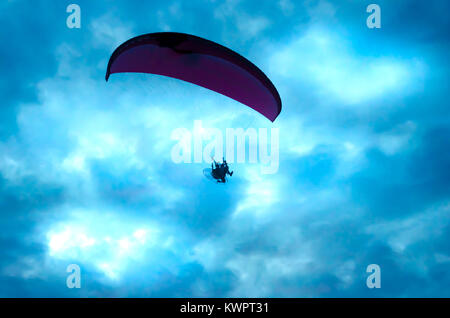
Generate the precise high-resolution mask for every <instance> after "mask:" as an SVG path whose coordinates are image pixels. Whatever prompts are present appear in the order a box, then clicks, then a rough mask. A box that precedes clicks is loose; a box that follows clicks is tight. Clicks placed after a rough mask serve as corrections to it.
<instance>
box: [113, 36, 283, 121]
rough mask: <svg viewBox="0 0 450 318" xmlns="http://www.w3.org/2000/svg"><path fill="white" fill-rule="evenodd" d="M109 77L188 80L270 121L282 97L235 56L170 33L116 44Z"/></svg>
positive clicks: (209, 43)
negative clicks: (141, 75)
mask: <svg viewBox="0 0 450 318" xmlns="http://www.w3.org/2000/svg"><path fill="white" fill-rule="evenodd" d="M113 73H151V74H158V75H164V76H169V77H173V78H177V79H180V80H183V81H186V82H190V83H193V84H196V85H199V86H202V87H205V88H208V89H210V90H213V91H215V92H217V93H220V94H222V95H225V96H228V97H230V98H232V99H234V100H236V101H238V102H241V103H242V104H245V105H247V106H249V107H251V108H253V109H254V110H256V111H258V112H259V113H261V114H262V115H264V116H265V117H267V118H268V119H270V120H271V121H274V120H275V119H276V118H277V116H278V115H279V113H280V112H281V99H280V95H279V94H278V92H277V90H276V88H275V86H274V85H273V84H272V82H271V81H270V80H269V78H268V77H267V76H266V75H265V74H264V73H263V72H262V71H261V70H260V69H259V68H258V67H256V66H255V65H254V64H253V63H251V62H250V61H249V60H247V59H246V58H244V57H243V56H241V55H239V54H238V53H236V52H234V51H232V50H230V49H228V48H226V47H224V46H222V45H220V44H217V43H215V42H212V41H209V40H206V39H203V38H200V37H197V36H193V35H189V34H184V33H175V32H161V33H150V34H145V35H141V36H138V37H135V38H132V39H130V40H128V41H126V42H125V43H123V44H122V45H120V46H119V47H118V48H117V49H116V50H115V51H114V53H113V54H112V55H111V58H110V60H109V63H108V69H107V71H106V80H108V79H109V76H110V74H113Z"/></svg>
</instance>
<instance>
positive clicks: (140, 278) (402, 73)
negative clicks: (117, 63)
mask: <svg viewBox="0 0 450 318" xmlns="http://www.w3.org/2000/svg"><path fill="white" fill-rule="evenodd" d="M75 3H77V4H78V5H80V7H81V19H82V22H81V24H82V25H81V29H68V28H67V27H66V18H67V16H68V14H67V13H66V6H67V5H68V4H70V3H69V2H67V3H66V2H64V1H58V2H56V1H33V2H32V4H31V2H29V1H23V0H10V1H3V2H2V4H0V16H1V21H2V28H1V29H0V37H1V39H2V50H1V51H0V63H1V68H2V69H3V70H4V71H3V74H4V76H3V77H2V78H0V97H1V100H2V107H1V108H0V114H1V116H0V118H1V119H0V120H1V125H0V212H1V214H0V217H1V220H2V225H3V230H2V231H1V232H0V248H1V251H2V252H1V254H0V296H2V297H442V296H446V297H449V296H450V288H449V286H450V272H449V267H450V249H449V247H450V198H449V193H450V155H449V152H448V149H449V147H450V128H449V127H450V126H449V118H450V117H449V115H450V110H449V108H448V96H449V94H448V87H449V77H448V74H449V72H448V71H449V61H448V53H449V40H448V39H449V37H448V30H449V29H450V26H449V20H448V15H447V14H446V13H447V12H449V10H450V7H449V4H448V2H446V1H428V2H423V1H418V0H411V1H400V0H399V1H395V2H394V1H377V2H376V3H378V4H379V5H380V7H381V12H382V15H381V18H382V28H381V29H368V28H367V27H366V24H365V21H366V18H367V16H368V14H367V13H366V7H367V5H368V4H370V3H371V2H370V1H326V0H321V1H312V0H311V1H293V0H280V1H270V2H269V1H266V2H263V3H261V1H244V0H241V1H239V0H229V1H219V0H216V1H213V0H210V1H207V0H205V1H145V2H144V1H139V2H138V1H111V0H110V1H107V0H105V1H100V0H97V1H81V0H80V1H77V2H75ZM160 31H176V32H185V33H191V34H195V35H198V36H201V37H205V38H207V39H210V40H213V41H216V42H218V43H221V44H223V45H225V46H227V47H229V48H231V49H233V50H235V51H237V52H238V53H240V54H242V55H244V56H245V57H247V58H249V59H250V60H251V61H253V62H254V63H255V64H256V65H258V66H259V67H260V68H261V69H262V70H263V71H264V72H265V73H266V74H267V75H268V76H269V78H271V80H272V81H273V83H274V84H275V86H276V87H277V89H278V91H279V92H280V95H281V98H282V100H283V110H282V113H281V114H280V116H279V117H278V118H277V120H276V121H275V122H274V123H273V124H272V123H270V122H269V121H268V120H267V119H265V118H264V117H262V116H260V115H259V114H257V113H255V112H254V111H252V110H251V109H249V108H247V107H245V106H243V105H241V104H239V103H237V102H235V101H233V100H231V99H228V98H226V97H224V96H221V95H219V94H216V93H214V92H211V91H208V90H206V89H203V88H199V87H196V86H194V85H191V84H188V83H184V82H181V81H177V80H174V79H169V78H164V77H159V76H151V75H144V74H128V75H123V74H119V75H114V76H113V77H112V78H111V80H110V82H108V83H106V82H105V81H104V75H105V70H106V65H107V62H108V59H109V56H110V54H111V53H112V51H113V50H114V48H115V47H117V46H118V45H119V44H121V43H122V42H123V41H125V40H127V39H129V38H131V37H133V36H137V35H140V34H144V33H150V32H160ZM197 119H200V120H202V122H203V124H204V125H205V126H214V127H218V128H220V129H224V128H225V127H244V128H245V127H246V126H248V123H249V122H251V123H252V124H251V125H252V127H267V128H271V127H277V128H279V131H280V144H279V170H278V172H277V173H276V174H269V175H268V174H261V171H260V169H259V167H258V164H236V165H233V167H232V168H233V169H234V170H235V174H234V175H233V177H232V178H231V180H230V181H231V182H229V183H228V184H226V185H225V186H224V185H216V184H214V183H211V182H210V181H209V180H207V179H205V178H204V177H203V175H202V169H203V168H205V167H207V166H208V164H207V163H205V164H175V163H173V162H172V160H171V157H170V150H171V148H172V146H173V145H174V141H173V140H171V139H170V135H171V132H172V131H173V129H175V128H178V127H186V128H188V129H192V126H193V122H194V120H197ZM72 263H75V264H78V265H79V266H80V267H81V271H82V282H81V284H82V287H81V288H80V289H68V288H67V287H66V277H67V275H68V274H67V273H66V267H67V266H68V265H69V264H72ZM373 263H375V264H378V265H380V267H381V282H382V283H381V284H382V287H381V288H380V289H368V288H367V287H366V277H367V275H368V274H367V273H366V267H367V266H368V265H369V264H373Z"/></svg>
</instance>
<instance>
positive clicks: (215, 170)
mask: <svg viewBox="0 0 450 318" xmlns="http://www.w3.org/2000/svg"><path fill="white" fill-rule="evenodd" d="M222 161H223V162H222V163H218V162H216V161H215V160H214V158H213V163H211V171H212V176H213V177H214V179H216V180H217V182H223V183H225V182H227V180H226V178H225V177H226V175H227V174H228V175H229V176H230V177H231V176H232V175H233V171H231V172H230V168H229V167H228V163H227V161H226V160H225V159H224V158H222ZM214 166H215V167H214Z"/></svg>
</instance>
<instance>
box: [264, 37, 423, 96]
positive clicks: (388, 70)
mask: <svg viewBox="0 0 450 318" xmlns="http://www.w3.org/2000/svg"><path fill="white" fill-rule="evenodd" d="M270 65H271V67H272V70H271V72H272V73H273V74H278V75H280V76H282V77H285V78H287V79H290V80H295V81H296V84H297V85H301V83H302V82H303V83H312V84H314V85H315V86H316V87H317V91H318V93H319V96H327V99H330V97H329V96H330V94H331V96H332V97H334V98H337V99H338V100H339V101H341V102H344V103H346V104H349V105H353V104H359V103H361V102H368V101H371V100H373V99H375V98H379V97H381V96H384V95H386V94H388V93H389V94H392V93H396V92H397V93H398V94H405V93H408V92H409V91H410V90H412V89H415V88H416V86H417V85H418V84H417V80H420V79H421V77H422V76H423V71H424V67H423V63H422V62H420V61H419V60H418V59H412V60H405V59H397V58H394V57H388V56H386V57H366V56H359V55H358V54H357V53H355V52H353V51H352V49H351V48H350V46H349V45H348V44H347V43H346V40H344V39H343V38H342V37H339V36H337V35H336V34H333V33H331V32H329V31H325V30H322V29H320V28H310V29H309V30H308V31H307V32H306V33H305V34H304V35H302V36H301V37H298V38H296V39H294V40H292V41H291V42H290V43H289V44H287V45H285V46H284V47H281V49H280V50H279V51H277V52H276V53H274V54H273V56H272V58H271V63H270ZM303 85H304V84H303Z"/></svg>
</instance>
